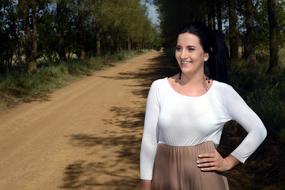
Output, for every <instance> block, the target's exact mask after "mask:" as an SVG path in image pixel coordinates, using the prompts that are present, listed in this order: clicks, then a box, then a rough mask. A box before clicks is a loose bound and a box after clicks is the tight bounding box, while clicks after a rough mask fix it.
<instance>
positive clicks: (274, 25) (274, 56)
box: [267, 0, 278, 72]
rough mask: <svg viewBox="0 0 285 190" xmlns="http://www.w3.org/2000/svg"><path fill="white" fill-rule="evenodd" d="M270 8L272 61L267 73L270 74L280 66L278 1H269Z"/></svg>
mask: <svg viewBox="0 0 285 190" xmlns="http://www.w3.org/2000/svg"><path fill="white" fill-rule="evenodd" d="M267 6H268V20H269V47H270V61H269V68H268V70H267V72H270V71H271V70H272V69H273V68H276V67H277V65H278V41H277V37H278V30H277V17H276V0H267Z"/></svg>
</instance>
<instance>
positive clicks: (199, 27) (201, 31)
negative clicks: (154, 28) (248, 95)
mask: <svg viewBox="0 0 285 190" xmlns="http://www.w3.org/2000/svg"><path fill="white" fill-rule="evenodd" d="M183 33H191V34H194V35H196V36H197V37H198V38H199V39H200V43H201V46H202V48H203V50H204V51H205V52H206V53H208V54H209V59H208V60H207V61H206V62H205V65H204V71H205V75H206V76H207V77H209V78H212V79H215V80H217V81H220V82H227V80H228V74H227V66H228V60H229V54H228V48H227V46H226V43H225V38H224V34H223V33H221V32H219V31H216V30H212V29H210V28H209V27H207V26H205V25H204V24H202V23H191V24H185V25H183V26H182V28H181V29H180V30H179V31H178V34H177V36H178V35H179V34H183Z"/></svg>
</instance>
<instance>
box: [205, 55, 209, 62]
mask: <svg viewBox="0 0 285 190" xmlns="http://www.w3.org/2000/svg"><path fill="white" fill-rule="evenodd" d="M208 59H209V53H205V54H204V61H208Z"/></svg>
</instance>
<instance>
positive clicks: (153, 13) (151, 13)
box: [141, 0, 159, 25]
mask: <svg viewBox="0 0 285 190" xmlns="http://www.w3.org/2000/svg"><path fill="white" fill-rule="evenodd" d="M141 3H142V4H145V5H146V8H147V14H148V17H149V19H150V20H151V22H152V23H153V24H155V25H159V18H158V12H157V10H156V6H155V5H154V4H153V3H152V0H148V1H147V2H146V0H141Z"/></svg>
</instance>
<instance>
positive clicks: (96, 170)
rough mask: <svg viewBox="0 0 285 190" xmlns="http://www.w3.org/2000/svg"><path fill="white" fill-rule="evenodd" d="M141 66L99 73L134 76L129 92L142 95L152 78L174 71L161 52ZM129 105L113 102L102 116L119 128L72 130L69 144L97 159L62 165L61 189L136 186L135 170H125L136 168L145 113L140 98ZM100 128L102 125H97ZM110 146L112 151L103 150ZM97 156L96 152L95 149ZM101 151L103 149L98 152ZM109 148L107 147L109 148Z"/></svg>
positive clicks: (117, 189)
mask: <svg viewBox="0 0 285 190" xmlns="http://www.w3.org/2000/svg"><path fill="white" fill-rule="evenodd" d="M147 61H149V62H151V64H148V66H147V67H146V68H145V69H141V70H139V71H136V72H121V73H119V74H118V75H117V76H112V77H109V76H100V77H105V78H111V79H114V80H136V81H138V82H137V84H138V85H129V86H128V88H129V89H131V93H133V94H134V95H136V96H138V97H142V98H146V97H147V93H148V90H149V87H150V84H151V83H152V81H154V80H155V79H158V78H163V77H166V76H171V75H173V74H175V73H176V72H177V68H175V67H176V65H175V64H173V63H172V62H170V61H169V59H168V58H167V57H166V56H165V55H160V56H158V57H155V58H153V59H149V60H147ZM132 105H133V106H129V107H127V106H125V107H122V106H117V105H113V106H112V107H111V108H110V111H111V112H112V113H113V114H114V116H113V118H112V119H108V120H107V119H103V121H104V125H108V126H114V127H116V128H117V129H118V128H119V129H120V130H119V131H120V132H119V133H118V132H116V131H117V130H114V131H111V130H109V131H107V130H106V131H105V133H104V134H103V135H100V136H99V135H97V134H84V133H81V134H72V135H71V136H69V137H68V138H69V144H70V145H71V146H74V147H81V148H84V149H86V150H88V152H89V154H90V155H94V156H96V157H97V161H93V160H92V161H89V160H76V161H74V162H73V163H70V164H68V165H67V166H66V167H65V170H64V174H63V182H62V185H61V186H60V187H59V188H62V189H100V190H105V189H106V190H107V189H108V190H120V189H123V190H128V189H130V190H134V189H138V184H139V178H138V175H137V172H136V173H135V174H134V175H130V174H129V173H128V172H129V171H138V170H139V152H140V142H141V137H142V128H143V122H144V114H145V110H144V109H145V103H144V102H140V101H138V102H135V101H133V102H132ZM99 127H101V128H104V126H99ZM108 149H112V150H113V149H114V151H112V153H111V154H112V155H110V153H107V152H108V151H106V154H105V153H104V150H108ZM99 150H100V151H101V152H100V156H98V151H99ZM102 152H103V153H102ZM109 152H110V151H109Z"/></svg>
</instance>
